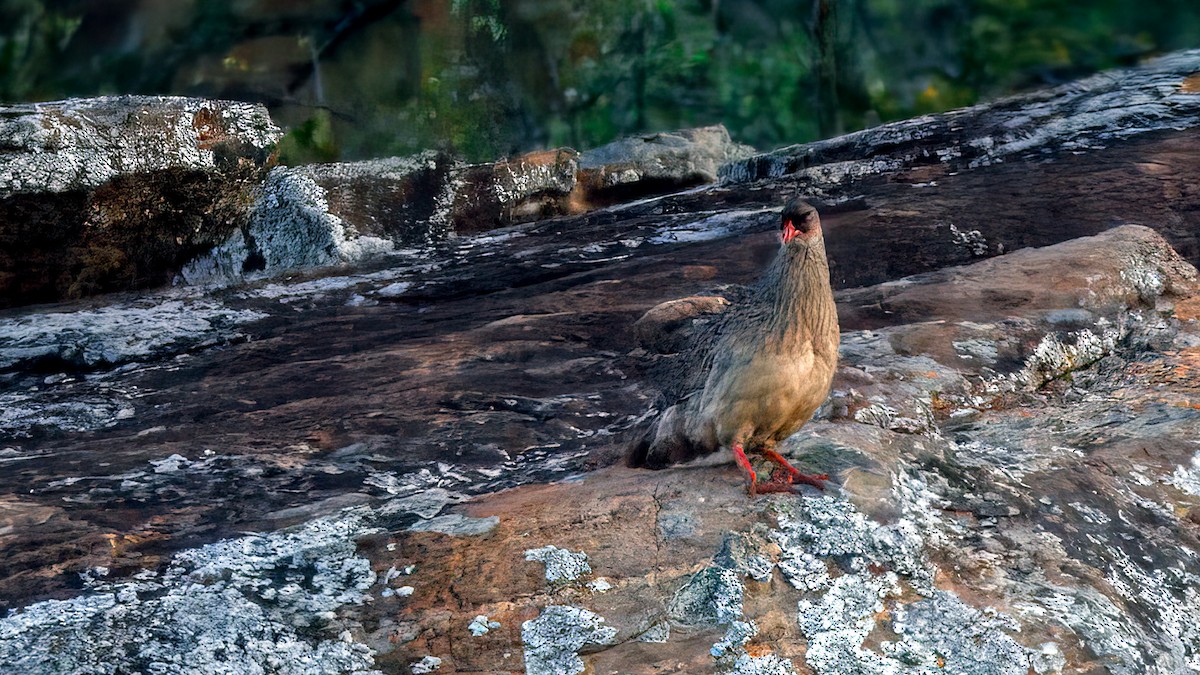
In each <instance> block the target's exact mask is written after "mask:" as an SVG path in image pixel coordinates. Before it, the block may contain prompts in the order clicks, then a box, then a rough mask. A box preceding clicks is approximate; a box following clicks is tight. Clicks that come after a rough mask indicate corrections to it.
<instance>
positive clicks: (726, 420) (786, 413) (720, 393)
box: [700, 344, 836, 445]
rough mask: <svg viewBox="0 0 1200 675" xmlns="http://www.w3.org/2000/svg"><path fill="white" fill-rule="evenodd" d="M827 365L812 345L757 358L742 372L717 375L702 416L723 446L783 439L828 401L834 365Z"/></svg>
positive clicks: (712, 379) (703, 403)
mask: <svg viewBox="0 0 1200 675" xmlns="http://www.w3.org/2000/svg"><path fill="white" fill-rule="evenodd" d="M834 358H835V359H836V356H835V357H834ZM829 360H830V359H829V358H827V357H825V356H823V355H820V354H818V353H816V352H815V351H814V349H813V348H812V346H811V344H810V345H805V346H804V347H803V348H800V349H793V350H788V351H787V352H782V353H781V352H770V351H767V352H760V353H758V354H755V355H753V357H752V358H750V359H748V360H747V361H745V362H744V363H743V364H742V366H741V367H736V368H730V369H727V370H726V371H725V372H723V373H713V377H710V379H709V382H708V383H707V385H708V386H706V387H705V391H704V394H703V396H702V397H701V401H700V406H701V411H702V416H703V417H705V418H707V421H708V422H709V423H711V424H712V426H713V427H714V430H715V432H716V434H717V437H718V439H719V440H720V442H721V443H722V444H723V445H726V444H729V443H731V442H733V441H735V440H736V441H741V442H749V443H763V442H775V441H778V440H782V439H783V438H786V437H787V436H789V435H791V434H792V433H794V432H795V431H796V430H798V429H799V428H800V427H801V426H803V425H804V423H805V422H807V421H808V419H809V418H810V417H812V414H813V413H814V412H815V411H816V409H817V408H818V407H819V406H820V405H821V403H823V402H824V400H825V397H826V395H827V394H828V392H829V385H830V382H831V380H832V376H833V369H834V365H835V364H834V363H832V362H828V363H827V361H829Z"/></svg>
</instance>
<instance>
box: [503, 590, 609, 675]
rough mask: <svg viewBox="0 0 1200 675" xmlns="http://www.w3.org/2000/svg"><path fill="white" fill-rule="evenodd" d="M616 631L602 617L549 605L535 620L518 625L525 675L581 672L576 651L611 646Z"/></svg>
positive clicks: (563, 606)
mask: <svg viewBox="0 0 1200 675" xmlns="http://www.w3.org/2000/svg"><path fill="white" fill-rule="evenodd" d="M616 636H617V629H616V628H613V627H611V626H606V625H605V622H604V617H602V616H600V615H599V614H596V613H594V612H590V611H588V610H586V609H581V608H579V607H571V606H568V605H551V606H549V607H546V608H545V609H544V610H542V613H541V614H540V615H539V616H538V617H537V618H536V619H530V620H529V621H526V622H525V623H523V624H521V642H522V644H523V646H524V650H525V672H526V673H528V674H529V675H575V673H582V672H583V671H584V663H583V659H581V658H579V650H580V649H582V648H583V647H585V646H586V645H611V644H612V643H613V640H614V638H616Z"/></svg>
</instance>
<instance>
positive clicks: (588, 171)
mask: <svg viewBox="0 0 1200 675" xmlns="http://www.w3.org/2000/svg"><path fill="white" fill-rule="evenodd" d="M753 154H754V148H751V147H750V146H747V145H742V144H740V143H735V142H734V141H733V140H732V139H731V138H730V137H729V132H728V131H727V130H726V129H725V127H724V126H721V125H717V126H711V127H700V128H697V129H684V130H682V131H675V132H663V133H657V134H648V135H645V136H633V137H630V138H622V139H619V140H616V141H613V142H612V143H609V144H608V145H603V146H601V147H599V148H595V149H592V150H588V151H587V152H585V153H583V154H582V155H580V156H579V169H580V171H579V182H580V185H581V187H582V188H583V191H584V192H585V193H586V195H587V197H586V198H587V200H588V201H590V202H593V203H601V204H602V203H613V202H616V201H620V200H622V199H630V198H634V197H639V196H645V195H650V194H661V193H662V192H666V191H669V190H670V189H679V188H686V187H690V186H693V185H699V184H701V183H711V182H713V181H714V180H716V178H717V172H718V171H719V170H720V168H721V167H722V166H723V165H725V164H727V163H729V162H732V161H734V160H739V159H745V158H747V157H750V156H751V155H753Z"/></svg>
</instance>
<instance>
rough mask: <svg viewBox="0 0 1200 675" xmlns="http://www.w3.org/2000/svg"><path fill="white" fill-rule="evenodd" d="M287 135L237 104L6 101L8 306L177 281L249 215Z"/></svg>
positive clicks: (3, 207)
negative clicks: (259, 186)
mask: <svg viewBox="0 0 1200 675" xmlns="http://www.w3.org/2000/svg"><path fill="white" fill-rule="evenodd" d="M278 138H279V129H278V128H277V127H276V126H275V125H274V124H273V123H272V122H271V119H270V117H269V116H268V114H267V111H266V109H265V108H264V107H262V106H261V105H254V104H247V103H237V102H231V101H206V100H202V99H193V98H168V97H139V96H122V97H105V98H96V99H84V100H69V101H61V102H55V103H38V104H29V105H20V106H5V107H2V108H0V144H2V145H3V146H4V148H5V152H4V153H3V154H2V155H0V307H3V306H11V305H19V304H28V303H33V302H45V301H52V300H58V299H62V298H73V297H81V296H84V295H90V294H93V293H97V292H104V291H113V290H123V289H131V288H142V287H147V286H154V285H160V284H162V283H164V282H167V281H169V280H170V279H171V278H172V277H173V276H174V275H175V273H176V272H177V271H178V270H179V268H180V267H181V266H182V265H183V264H184V263H186V262H187V261H188V260H189V259H191V258H192V257H194V256H195V255H196V254H198V253H200V252H202V251H204V250H206V249H208V248H211V247H212V246H213V245H214V244H217V243H219V242H221V241H223V240H224V239H225V238H226V237H227V236H229V234H230V233H231V232H232V231H234V230H236V229H237V228H238V227H239V225H241V224H242V223H243V222H244V219H245V215H246V209H245V204H246V203H247V202H248V201H250V199H251V195H252V190H253V188H254V186H255V185H256V184H257V183H258V181H259V180H260V177H261V175H262V172H263V171H264V169H265V167H266V165H267V162H268V159H269V156H270V153H271V151H272V149H273V147H274V144H275V142H276V140H278Z"/></svg>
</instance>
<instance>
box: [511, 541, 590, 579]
mask: <svg viewBox="0 0 1200 675" xmlns="http://www.w3.org/2000/svg"><path fill="white" fill-rule="evenodd" d="M525 559H526V560H529V561H536V562H540V563H544V564H545V565H546V581H548V582H550V583H551V584H555V585H561V584H569V583H572V582H574V581H578V580H579V578H580V577H582V576H583V575H585V574H591V573H592V566H591V565H590V564H588V556H587V554H586V553H583V552H580V553H575V552H573V551H569V550H567V549H565V548H559V547H557V546H554V545H549V546H543V547H541V548H531V549H529V550H528V551H525Z"/></svg>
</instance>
